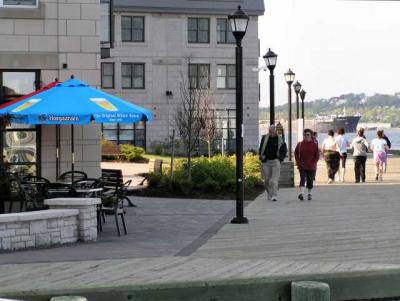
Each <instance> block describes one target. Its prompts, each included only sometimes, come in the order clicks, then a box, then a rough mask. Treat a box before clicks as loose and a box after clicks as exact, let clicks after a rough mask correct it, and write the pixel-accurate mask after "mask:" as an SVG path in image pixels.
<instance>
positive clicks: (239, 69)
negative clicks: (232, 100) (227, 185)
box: [228, 6, 249, 224]
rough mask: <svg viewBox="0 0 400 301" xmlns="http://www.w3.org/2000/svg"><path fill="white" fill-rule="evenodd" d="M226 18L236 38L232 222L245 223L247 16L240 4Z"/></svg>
mask: <svg viewBox="0 0 400 301" xmlns="http://www.w3.org/2000/svg"><path fill="white" fill-rule="evenodd" d="M228 20H229V23H230V26H231V30H232V34H233V36H234V37H235V39H236V217H234V218H233V219H232V221H231V223H232V224H247V223H248V222H249V221H248V219H247V218H246V217H245V216H244V215H243V211H244V209H243V199H244V187H243V184H244V183H243V180H244V177H243V55H242V39H243V37H244V35H245V34H246V30H247V25H248V23H249V16H248V15H246V13H245V12H244V11H242V10H241V8H240V6H238V9H237V10H236V11H235V12H234V13H233V14H232V15H230V16H228Z"/></svg>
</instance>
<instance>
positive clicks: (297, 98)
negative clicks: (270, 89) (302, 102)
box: [293, 81, 301, 119]
mask: <svg viewBox="0 0 400 301" xmlns="http://www.w3.org/2000/svg"><path fill="white" fill-rule="evenodd" d="M293 89H294V92H296V118H297V119H299V118H300V109H299V93H300V91H301V84H300V83H299V81H296V82H295V83H294V85H293Z"/></svg>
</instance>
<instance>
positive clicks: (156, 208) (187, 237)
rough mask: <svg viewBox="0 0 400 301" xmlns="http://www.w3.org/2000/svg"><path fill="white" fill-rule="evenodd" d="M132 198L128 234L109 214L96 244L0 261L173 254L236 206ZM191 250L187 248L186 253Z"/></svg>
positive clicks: (34, 252)
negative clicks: (119, 233)
mask: <svg viewBox="0 0 400 301" xmlns="http://www.w3.org/2000/svg"><path fill="white" fill-rule="evenodd" d="M132 201H133V202H134V203H135V204H136V205H138V207H137V208H133V207H127V217H126V220H127V223H128V235H126V236H124V235H122V236H121V237H118V236H117V233H116V228H115V221H114V216H106V224H105V225H104V226H103V232H101V233H100V234H99V236H98V241H97V242H95V243H79V244H72V245H68V246H63V247H59V248H50V249H41V250H27V251H20V252H15V253H4V254H0V264H6V263H29V262H48V261H71V260H96V259H117V258H140V257H155V256H174V255H176V254H177V253H178V252H180V251H181V250H182V249H184V248H186V247H188V246H189V249H191V248H190V247H191V246H192V245H193V243H194V242H195V241H196V240H197V239H200V238H201V239H202V240H204V237H203V236H202V235H203V234H204V232H206V231H209V230H210V229H213V227H214V225H215V223H217V222H218V221H220V219H221V218H222V217H223V216H224V215H225V214H226V213H227V212H229V211H230V210H232V209H233V208H234V202H233V201H216V200H189V199H188V200H184V199H160V198H154V199H153V198H137V197H135V198H132ZM217 230H218V229H214V230H213V231H214V232H211V233H209V236H211V235H212V234H214V233H215V232H216V231H217ZM203 242H204V241H203ZM194 245H196V244H195V243H194ZM197 247H198V245H197ZM192 251H194V250H192ZM190 253H191V252H188V250H186V255H188V254H190Z"/></svg>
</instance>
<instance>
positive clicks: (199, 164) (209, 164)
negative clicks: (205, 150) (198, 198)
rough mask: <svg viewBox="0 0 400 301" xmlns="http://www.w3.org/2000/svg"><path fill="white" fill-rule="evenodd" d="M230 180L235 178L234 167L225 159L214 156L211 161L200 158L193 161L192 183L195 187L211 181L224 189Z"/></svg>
mask: <svg viewBox="0 0 400 301" xmlns="http://www.w3.org/2000/svg"><path fill="white" fill-rule="evenodd" d="M232 178H235V166H234V165H233V164H232V162H231V161H230V159H229V158H227V157H222V156H215V157H212V158H211V160H209V159H208V158H204V157H201V158H197V159H195V160H193V165H192V181H193V183H194V185H195V187H198V186H199V185H201V184H202V183H203V182H204V181H205V180H207V179H211V180H213V181H215V182H217V183H218V184H219V185H220V187H221V188H224V187H226V186H227V184H228V181H229V180H230V179H232Z"/></svg>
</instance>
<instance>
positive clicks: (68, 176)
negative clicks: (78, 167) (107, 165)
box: [58, 171, 88, 184]
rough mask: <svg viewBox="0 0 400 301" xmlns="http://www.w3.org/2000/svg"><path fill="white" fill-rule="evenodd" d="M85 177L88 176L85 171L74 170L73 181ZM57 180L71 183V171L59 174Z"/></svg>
mask: <svg viewBox="0 0 400 301" xmlns="http://www.w3.org/2000/svg"><path fill="white" fill-rule="evenodd" d="M87 178H88V176H87V174H86V173H85V172H83V171H74V182H75V181H77V180H84V179H87ZM58 180H59V181H61V182H66V183H71V184H72V171H67V172H64V173H63V174H61V176H60V177H59V178H58Z"/></svg>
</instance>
